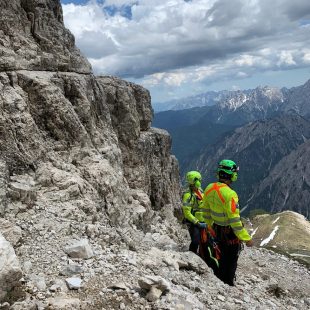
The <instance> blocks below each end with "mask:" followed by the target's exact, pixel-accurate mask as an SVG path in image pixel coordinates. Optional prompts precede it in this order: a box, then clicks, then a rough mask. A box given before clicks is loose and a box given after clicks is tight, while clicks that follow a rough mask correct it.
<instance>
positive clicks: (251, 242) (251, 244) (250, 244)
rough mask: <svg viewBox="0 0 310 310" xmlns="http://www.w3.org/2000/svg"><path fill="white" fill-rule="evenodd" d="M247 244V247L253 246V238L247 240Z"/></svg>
mask: <svg viewBox="0 0 310 310" xmlns="http://www.w3.org/2000/svg"><path fill="white" fill-rule="evenodd" d="M245 245H246V246H247V247H252V246H253V245H254V243H253V240H252V239H251V240H248V241H246V243H245Z"/></svg>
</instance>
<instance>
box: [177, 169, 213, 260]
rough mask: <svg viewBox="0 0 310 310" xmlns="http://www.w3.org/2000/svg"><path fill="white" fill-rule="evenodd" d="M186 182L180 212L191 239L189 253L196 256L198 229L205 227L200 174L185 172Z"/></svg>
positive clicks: (198, 238)
mask: <svg viewBox="0 0 310 310" xmlns="http://www.w3.org/2000/svg"><path fill="white" fill-rule="evenodd" d="M186 182H187V189H186V191H185V192H184V193H183V196H182V211H183V215H184V220H185V221H184V222H185V223H186V224H187V226H188V231H189V234H190V237H191V243H190V246H189V251H192V252H194V253H195V254H198V247H199V243H200V229H203V228H206V226H207V225H206V223H205V219H204V215H205V212H204V210H203V209H202V208H201V202H202V198H203V193H202V189H201V174H200V173H199V172H198V171H189V172H187V174H186Z"/></svg>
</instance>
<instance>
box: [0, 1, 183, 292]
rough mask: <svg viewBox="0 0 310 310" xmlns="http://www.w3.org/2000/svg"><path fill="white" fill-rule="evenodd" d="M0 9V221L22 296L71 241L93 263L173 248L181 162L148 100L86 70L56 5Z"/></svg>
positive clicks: (135, 88)
mask: <svg viewBox="0 0 310 310" xmlns="http://www.w3.org/2000/svg"><path fill="white" fill-rule="evenodd" d="M0 10H1V16H0V54H1V57H0V185H1V186H0V216H1V223H4V224H3V225H2V226H3V227H2V233H3V234H6V235H7V236H8V237H9V239H10V241H11V242H12V244H13V245H14V247H15V250H16V253H17V256H18V258H19V260H20V262H21V265H22V266H23V272H24V277H25V281H26V283H27V285H28V288H27V289H26V290H28V292H29V290H30V291H31V292H30V293H31V294H33V293H34V292H33V291H32V290H33V288H37V289H39V291H40V289H41V290H44V289H45V288H46V283H45V281H52V280H53V278H54V277H55V276H57V275H58V273H59V270H58V268H59V266H61V265H62V257H64V256H66V255H67V254H66V251H65V249H66V248H67V247H68V245H70V244H72V243H74V240H75V241H78V240H81V239H83V240H86V239H87V240H89V242H90V244H91V246H92V247H93V249H94V251H95V254H94V256H95V257H96V254H97V253H98V251H101V250H102V248H103V247H104V244H105V243H107V245H109V244H113V243H115V244H120V243H124V244H126V246H130V247H137V246H138V247H139V246H140V244H141V246H142V247H148V246H149V245H150V244H155V243H156V242H158V243H160V244H165V245H166V246H169V245H170V246H176V241H173V239H175V240H177V239H178V236H177V234H175V233H173V232H172V231H168V230H167V229H168V227H169V225H171V223H175V224H176V219H175V217H174V216H173V213H174V210H175V209H176V208H178V204H179V193H180V185H179V172H178V164H177V161H176V159H175V157H174V156H172V155H171V154H170V148H171V139H170V137H169V135H168V134H167V132H165V131H162V130H159V129H154V128H151V127H150V125H151V121H152V117H153V111H152V107H151V98H150V94H149V92H148V91H147V90H146V89H144V88H143V87H141V86H139V85H135V84H133V83H129V82H126V81H122V80H120V79H118V78H115V77H108V76H101V77H95V76H94V75H93V74H92V73H91V68H90V65H89V63H88V61H87V60H86V59H85V58H84V57H83V56H81V54H80V52H79V50H78V49H77V48H76V47H75V45H74V37H73V36H72V34H71V33H70V32H69V31H68V30H67V29H65V27H64V25H63V19H62V10H61V5H60V2H59V1H58V0H57V1H56V0H30V1H24V0H11V1H7V0H3V1H1V2H0ZM158 223H160V226H159V225H158ZM14 234H15V235H16V236H15V237H13V236H12V235H14ZM153 234H155V236H156V237H154V238H155V239H156V238H157V239H156V240H157V241H156V240H155V239H153V238H152V235H153ZM156 234H157V235H156ZM165 234H170V236H168V235H165ZM101 242H103V244H101ZM143 244H144V245H143ZM100 249H101V250H100ZM96 251H97V253H96ZM64 263H65V265H66V261H64ZM65 265H64V266H63V267H64V268H65ZM69 282H70V281H69ZM71 282H72V281H71ZM71 282H70V283H71ZM4 296H5V292H2V293H1V298H5V297H4ZM46 297H48V295H47V296H46Z"/></svg>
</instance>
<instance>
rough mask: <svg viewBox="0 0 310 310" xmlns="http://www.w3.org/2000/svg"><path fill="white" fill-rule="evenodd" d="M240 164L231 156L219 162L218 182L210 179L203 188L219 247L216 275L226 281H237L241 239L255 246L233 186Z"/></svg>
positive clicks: (205, 203) (208, 213)
mask: <svg viewBox="0 0 310 310" xmlns="http://www.w3.org/2000/svg"><path fill="white" fill-rule="evenodd" d="M238 170H239V168H238V167H237V165H236V164H235V162H233V161H232V160H228V159H224V160H221V161H220V162H219V165H218V169H217V177H218V182H215V183H211V184H209V185H208V186H207V188H206V189H205V191H204V197H203V201H202V204H201V207H202V208H204V209H205V210H206V214H205V217H206V223H207V224H208V225H210V226H212V228H213V230H214V231H215V234H216V240H217V241H218V246H219V249H220V259H219V260H218V267H217V266H215V267H214V268H213V270H214V273H215V275H216V276H217V277H218V278H219V279H221V280H222V281H223V282H225V283H227V284H229V285H234V278H235V273H236V269H237V261H238V256H239V252H240V249H241V242H245V244H246V245H247V246H252V245H253V242H252V239H251V236H250V235H249V233H248V232H247V230H246V229H245V228H244V226H243V224H242V222H241V219H240V213H239V205H238V202H239V198H238V195H237V193H236V192H235V191H234V190H233V189H232V188H231V184H232V182H235V181H237V178H238Z"/></svg>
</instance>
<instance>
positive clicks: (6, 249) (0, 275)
mask: <svg viewBox="0 0 310 310" xmlns="http://www.w3.org/2000/svg"><path fill="white" fill-rule="evenodd" d="M21 277H22V270H21V268H20V263H19V261H18V258H17V257H16V255H15V252H14V249H13V247H12V246H11V244H10V243H9V242H8V241H7V240H5V238H4V237H3V236H2V234H1V233H0V301H2V300H3V299H4V298H5V297H6V295H7V293H8V292H10V291H11V290H12V289H14V287H15V286H17V284H18V282H19V280H20V279H21Z"/></svg>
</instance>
